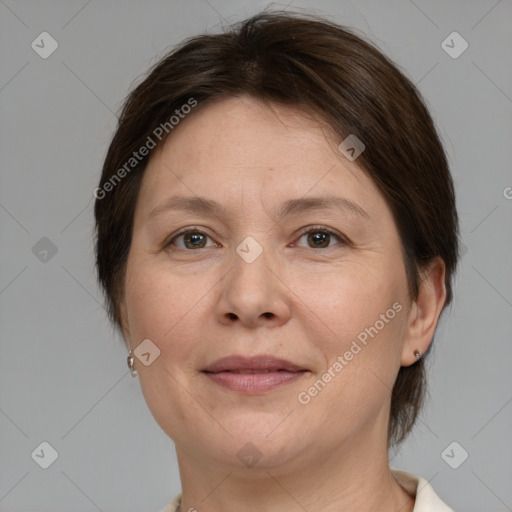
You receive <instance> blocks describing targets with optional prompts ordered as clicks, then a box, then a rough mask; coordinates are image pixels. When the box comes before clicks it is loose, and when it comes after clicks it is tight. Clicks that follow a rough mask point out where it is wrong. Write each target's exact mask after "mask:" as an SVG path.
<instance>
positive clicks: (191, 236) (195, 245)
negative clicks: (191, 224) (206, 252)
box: [164, 228, 210, 250]
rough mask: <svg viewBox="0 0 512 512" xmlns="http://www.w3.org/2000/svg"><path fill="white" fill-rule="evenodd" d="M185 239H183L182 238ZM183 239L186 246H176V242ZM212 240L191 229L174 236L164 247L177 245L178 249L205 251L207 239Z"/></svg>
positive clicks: (204, 234)
mask: <svg viewBox="0 0 512 512" xmlns="http://www.w3.org/2000/svg"><path fill="white" fill-rule="evenodd" d="M182 237H183V238H182ZM180 238H182V240H183V243H184V246H181V245H178V244H176V243H175V242H176V240H179V239H180ZM207 238H210V237H209V236H208V235H207V234H206V233H203V232H202V231H200V230H198V229H196V228H189V229H187V230H185V231H182V232H181V233H178V234H176V235H174V236H173V237H172V238H171V239H170V240H169V241H168V242H166V243H165V244H164V245H165V247H169V246H171V245H175V246H176V247H178V249H192V250H194V249H204V248H205V247H206V239H207Z"/></svg>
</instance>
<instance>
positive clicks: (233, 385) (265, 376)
mask: <svg viewBox="0 0 512 512" xmlns="http://www.w3.org/2000/svg"><path fill="white" fill-rule="evenodd" d="M307 371H308V370H307V368H304V367H302V366H299V365H297V364H294V363H292V362H290V361H287V360H286V359H278V358H275V357H273V356H269V355H260V356H255V357H244V356H237V355H233V356H228V357H223V358H221V359H218V360H217V361H215V362H214V363H212V364H210V365H209V366H207V367H206V368H204V369H203V373H204V374H205V375H206V376H207V377H208V378H209V379H211V380H212V381H213V382H215V383H217V384H219V385H221V386H224V387H226V388H228V389H231V390H232V391H238V392H241V393H245V394H258V393H261V392H264V391H269V390H271V389H275V388H277V387H280V386H282V385H285V384H288V383H291V382H293V381H295V380H297V379H299V378H300V377H302V376H303V375H304V373H305V372H307Z"/></svg>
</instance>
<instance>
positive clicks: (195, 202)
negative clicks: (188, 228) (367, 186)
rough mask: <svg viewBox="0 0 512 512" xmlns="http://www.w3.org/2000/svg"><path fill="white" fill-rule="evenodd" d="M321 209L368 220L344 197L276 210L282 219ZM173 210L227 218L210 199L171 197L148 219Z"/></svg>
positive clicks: (304, 200) (302, 201) (293, 203)
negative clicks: (341, 212) (345, 212)
mask: <svg viewBox="0 0 512 512" xmlns="http://www.w3.org/2000/svg"><path fill="white" fill-rule="evenodd" d="M322 209H338V210H341V211H347V212H349V213H354V214H356V215H358V216H361V217H364V218H370V216H369V215H368V213H366V211H365V210H363V209H362V208H361V207H360V206H359V205H358V204H356V203H354V202H352V201H350V200H348V199H346V198H344V197H338V196H332V195H327V196H319V197H301V198H298V199H290V200H289V201H286V202H285V203H283V204H282V205H281V208H280V209H279V210H278V216H279V218H281V219H283V218H285V217H288V216H291V215H300V214H303V213H306V212H309V211H313V210H322ZM173 210H182V211H187V212H190V213H194V214H198V215H205V216H215V217H227V213H226V210H225V209H224V207H223V206H222V205H221V204H220V203H218V202H217V201H214V200H212V199H207V198H205V197H199V196H196V197H186V196H172V197H170V198H168V199H166V200H165V201H164V202H163V203H161V204H160V205H158V206H157V207H156V208H154V209H153V210H151V212H150V213H149V215H148V218H150V219H151V218H153V217H155V216H157V215H160V214H162V213H165V212H169V211H173Z"/></svg>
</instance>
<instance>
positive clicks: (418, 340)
mask: <svg viewBox="0 0 512 512" xmlns="http://www.w3.org/2000/svg"><path fill="white" fill-rule="evenodd" d="M445 273H446V265H445V263H444V261H443V260H442V259H441V258H440V257H436V258H434V259H433V260H432V261H431V262H430V264H428V265H427V267H426V268H425V269H423V270H422V271H421V273H420V285H419V291H418V297H417V298H416V300H414V301H413V303H412V306H411V310H410V313H409V322H408V326H407V328H406V332H405V342H404V345H403V348H402V357H401V360H400V361H401V365H402V366H410V365H412V364H414V363H415V362H416V361H417V358H416V356H415V355H414V352H415V351H419V352H420V353H421V354H422V355H423V354H424V353H425V352H426V351H427V349H428V347H429V346H430V344H431V343H432V339H433V337H434V332H435V330H436V327H437V323H438V321H439V317H440V316H441V312H442V311H443V306H444V303H445V301H446V286H445V282H444V280H445Z"/></svg>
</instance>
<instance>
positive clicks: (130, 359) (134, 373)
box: [126, 350, 138, 377]
mask: <svg viewBox="0 0 512 512" xmlns="http://www.w3.org/2000/svg"><path fill="white" fill-rule="evenodd" d="M134 361H135V358H134V357H133V352H132V351H131V350H130V352H128V357H127V360H126V362H127V363H128V368H130V372H131V374H132V377H137V375H138V373H137V370H136V369H135V368H134V366H133V362H134Z"/></svg>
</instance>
